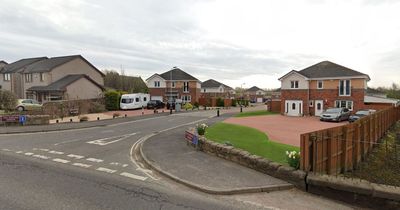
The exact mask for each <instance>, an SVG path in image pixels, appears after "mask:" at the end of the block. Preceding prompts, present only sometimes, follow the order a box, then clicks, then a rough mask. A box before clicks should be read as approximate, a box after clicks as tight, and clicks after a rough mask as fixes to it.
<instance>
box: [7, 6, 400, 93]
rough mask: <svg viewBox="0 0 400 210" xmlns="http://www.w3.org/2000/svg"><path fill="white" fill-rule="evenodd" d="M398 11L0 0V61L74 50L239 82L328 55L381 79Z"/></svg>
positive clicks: (107, 60) (399, 23)
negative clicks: (177, 68) (175, 67)
mask: <svg viewBox="0 0 400 210" xmlns="http://www.w3.org/2000/svg"><path fill="white" fill-rule="evenodd" d="M399 11H400V1H396V0H358V1H351V0H344V1H338V0H333V1H328V0H326V1H324V0H321V1H319V0H296V1H294V0H292V1H289V0H279V1H268V0H242V1H234V0H221V1H212V0H202V1H200V0H129V1H127V0H113V1H109V0H68V1H67V0H35V1H31V0H18V1H16V0H2V1H1V8H0V60H5V61H7V62H13V61H16V60H18V59H21V58H26V57H38V56H49V57H51V56H61V55H69V54H81V55H83V56H84V57H85V58H87V59H88V60H89V61H90V62H91V63H93V64H94V65H95V66H96V67H98V68H99V69H101V70H103V69H115V70H118V71H120V69H121V66H122V69H124V71H125V73H126V74H128V75H134V76H141V77H142V78H143V79H146V78H148V77H149V76H151V75H152V74H154V73H163V72H165V71H167V70H169V69H171V68H172V67H173V66H178V67H180V68H182V69H183V70H185V71H187V72H188V73H190V74H192V75H193V76H195V77H197V78H198V79H200V80H202V81H205V80H207V79H209V78H213V79H216V80H218V81H221V82H224V83H225V84H227V85H230V86H232V87H236V86H241V85H242V84H243V83H245V84H244V85H243V87H247V88H248V87H251V86H253V85H257V86H259V87H261V88H276V87H279V86H280V83H279V81H278V78H279V77H280V76H282V75H284V74H285V73H287V72H289V71H290V70H292V69H295V70H301V69H303V68H306V67H308V66H310V65H313V64H315V63H317V62H320V61H323V60H330V61H332V62H335V63H338V64H341V65H344V66H347V67H349V68H352V69H354V70H358V71H361V72H364V73H367V74H369V75H370V77H371V81H370V82H369V86H373V87H377V86H389V85H390V84H391V83H392V82H397V83H399V82H400V12H399Z"/></svg>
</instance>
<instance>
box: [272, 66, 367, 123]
mask: <svg viewBox="0 0 400 210" xmlns="http://www.w3.org/2000/svg"><path fill="white" fill-rule="evenodd" d="M279 80H280V81H281V113H282V114H285V115H288V116H303V115H315V116H320V114H321V113H322V112H323V110H324V109H326V108H328V107H346V108H348V109H350V110H351V111H357V110H359V109H362V108H365V107H366V105H365V104H364V98H365V93H366V90H367V82H368V81H369V80H370V77H369V76H368V75H367V74H364V73H361V72H358V71H355V70H352V69H349V68H347V67H344V66H341V65H338V64H335V63H332V62H330V61H323V62H320V63H317V64H315V65H312V66H310V67H307V68H305V69H303V70H301V71H296V70H293V71H291V72H289V73H287V74H285V75H284V76H283V77H281V78H280V79H279Z"/></svg>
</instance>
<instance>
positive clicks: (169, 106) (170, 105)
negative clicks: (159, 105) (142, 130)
mask: <svg viewBox="0 0 400 210" xmlns="http://www.w3.org/2000/svg"><path fill="white" fill-rule="evenodd" d="M167 109H175V101H167Z"/></svg>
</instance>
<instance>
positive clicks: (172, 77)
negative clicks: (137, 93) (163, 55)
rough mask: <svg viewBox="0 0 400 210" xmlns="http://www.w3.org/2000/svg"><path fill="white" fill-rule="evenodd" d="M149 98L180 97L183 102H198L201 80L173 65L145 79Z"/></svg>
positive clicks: (166, 99)
mask: <svg viewBox="0 0 400 210" xmlns="http://www.w3.org/2000/svg"><path fill="white" fill-rule="evenodd" d="M146 83H147V87H148V88H149V93H150V96H151V100H160V101H164V102H165V101H168V100H170V99H172V100H175V99H182V102H183V103H186V102H189V103H194V102H198V100H199V97H200V88H201V82H200V81H199V80H198V79H196V78H195V77H193V76H192V75H190V74H188V73H186V72H184V71H183V70H181V69H179V68H177V67H174V68H172V69H171V70H169V71H167V72H164V73H162V74H153V75H152V76H151V77H149V78H148V79H146Z"/></svg>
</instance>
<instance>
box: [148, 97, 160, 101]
mask: <svg viewBox="0 0 400 210" xmlns="http://www.w3.org/2000/svg"><path fill="white" fill-rule="evenodd" d="M150 98H151V100H160V101H163V100H162V96H151V97H150Z"/></svg>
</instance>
